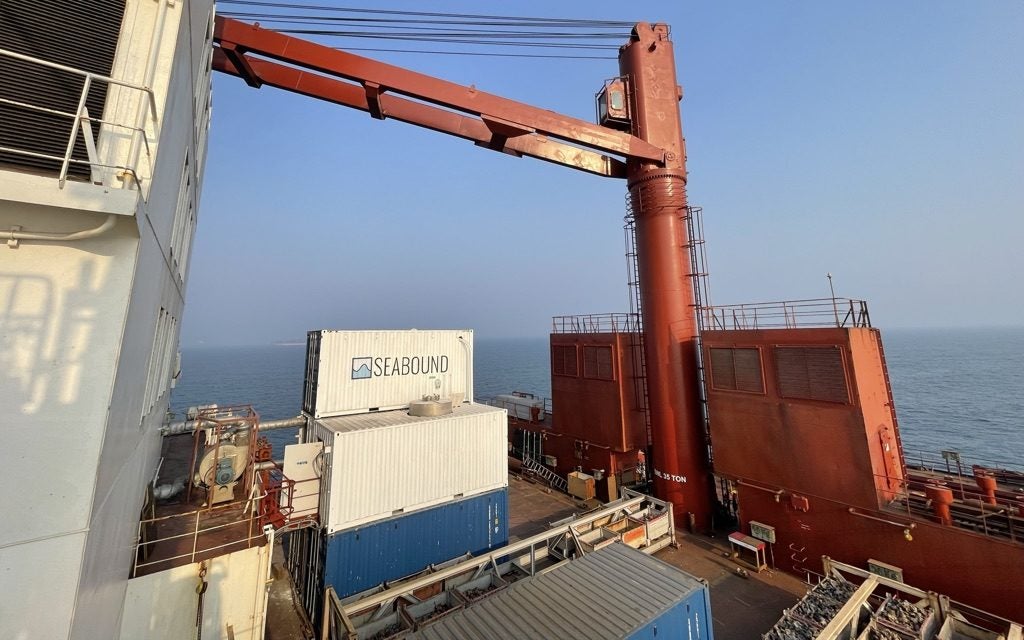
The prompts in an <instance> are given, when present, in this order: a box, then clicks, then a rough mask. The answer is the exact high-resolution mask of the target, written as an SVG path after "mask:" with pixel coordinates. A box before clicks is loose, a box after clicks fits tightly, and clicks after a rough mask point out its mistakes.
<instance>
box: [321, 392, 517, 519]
mask: <svg viewBox="0 0 1024 640" xmlns="http://www.w3.org/2000/svg"><path fill="white" fill-rule="evenodd" d="M507 424H508V418H507V413H506V412H505V410H504V409H499V408H497V407H491V406H488V405H479V404H462V405H458V406H457V407H456V408H455V410H454V411H453V413H451V414H450V415H446V416H437V417H429V418H420V417H414V416H410V415H409V414H408V412H406V411H386V412H383V411H382V412H377V413H362V414H356V415H348V416H335V417H331V418H324V419H320V420H317V421H316V422H315V423H314V425H313V428H312V429H310V431H309V433H308V434H307V438H306V439H307V442H316V441H321V442H323V443H324V457H323V463H322V464H318V466H319V467H320V472H321V477H322V481H321V494H320V521H321V522H322V523H324V526H326V527H327V533H328V534H332V533H335V532H337V531H342V530H344V529H349V528H351V527H355V526H358V525H361V524H366V523H370V522H375V521H377V520H381V519H384V518H390V517H391V516H393V515H397V514H400V513H408V512H411V511H415V510H418V509H424V508H427V507H430V506H434V505H438V504H442V503H445V502H448V501H450V500H453V499H458V498H462V497H469V496H473V495H477V494H481V493H486V492H488V491H493V490H495V489H500V488H502V487H507V486H508V457H507V456H508V453H507V443H506V440H507Z"/></svg>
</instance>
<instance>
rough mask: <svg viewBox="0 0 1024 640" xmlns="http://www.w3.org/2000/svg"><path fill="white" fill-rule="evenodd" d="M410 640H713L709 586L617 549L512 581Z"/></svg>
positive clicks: (653, 560)
mask: <svg viewBox="0 0 1024 640" xmlns="http://www.w3.org/2000/svg"><path fill="white" fill-rule="evenodd" d="M406 638H407V639H408V640H479V639H480V638H488V639H490V638H517V639H518V638H558V639H559V640H568V639H570V638H586V639H587V640H623V639H626V640H667V639H670V638H671V639H677V638H678V639H680V640H714V630H713V629H712V628H711V603H710V600H709V598H708V585H707V583H706V582H704V581H703V580H700V579H698V578H696V577H694V576H691V575H690V574H688V573H686V572H685V571H682V570H680V569H678V568H677V567H673V566H671V565H668V564H666V563H664V562H662V561H661V560H658V559H657V558H653V557H651V556H649V555H647V554H645V553H643V552H641V551H638V550H636V549H633V548H632V547H627V546H626V545H624V544H622V543H621V542H616V543H615V544H611V545H609V546H607V547H604V548H603V549H599V550H597V551H592V552H590V553H588V554H586V555H585V556H583V557H581V558H577V559H575V560H573V561H571V562H569V563H568V564H562V565H559V566H558V567H557V568H555V569H553V570H551V571H549V572H547V573H540V574H537V575H535V576H531V577H528V578H523V579H521V580H518V581H516V582H515V583H513V584H512V585H510V586H508V587H507V588H505V589H503V590H501V591H498V592H496V593H494V594H493V595H491V596H489V597H488V598H487V599H486V600H484V601H483V602H480V603H477V604H475V605H473V606H471V607H467V608H465V609H460V610H458V611H454V612H451V613H449V614H445V615H444V616H441V617H440V618H438V619H436V621H434V622H430V623H427V624H426V625H425V626H422V627H420V628H419V629H417V630H416V631H415V632H413V633H412V634H410V635H408V636H406Z"/></svg>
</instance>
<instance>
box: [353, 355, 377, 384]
mask: <svg viewBox="0 0 1024 640" xmlns="http://www.w3.org/2000/svg"><path fill="white" fill-rule="evenodd" d="M372 365H373V358H352V379H353V380H362V379H363V378H369V377H370V367H371V366H372Z"/></svg>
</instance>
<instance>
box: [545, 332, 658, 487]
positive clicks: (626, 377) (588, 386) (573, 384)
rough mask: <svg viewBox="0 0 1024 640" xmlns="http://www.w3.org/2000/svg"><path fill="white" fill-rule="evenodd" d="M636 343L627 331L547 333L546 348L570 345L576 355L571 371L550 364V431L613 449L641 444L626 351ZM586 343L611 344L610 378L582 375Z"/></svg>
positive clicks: (637, 403) (642, 426)
mask: <svg viewBox="0 0 1024 640" xmlns="http://www.w3.org/2000/svg"><path fill="white" fill-rule="evenodd" d="M638 344H639V340H638V339H637V336H636V335H635V334H631V333H553V334H551V349H552V353H555V350H556V349H558V348H562V349H564V348H575V349H576V359H577V367H576V371H577V375H562V374H558V373H556V372H555V369H554V368H552V374H551V402H552V405H553V406H554V407H556V408H557V411H555V412H554V413H553V414H552V431H554V432H556V433H560V434H564V436H565V437H567V438H570V439H574V440H580V441H583V442H586V443H592V444H593V445H594V446H596V447H599V448H600V447H604V448H608V449H611V450H614V451H630V450H636V449H644V448H646V447H647V444H648V443H647V432H646V427H645V423H644V414H643V412H642V411H641V410H640V409H641V406H642V399H641V398H638V397H637V393H636V387H635V385H634V382H635V374H634V371H633V361H634V358H633V354H632V352H633V350H634V349H637V348H638V346H636V345H638ZM587 347H599V348H600V347H609V348H611V353H612V371H613V376H612V379H610V380H608V379H600V378H596V377H592V376H587V375H586V372H585V371H584V362H583V359H584V351H585V349H586V348H587ZM584 470H589V468H588V467H585V469H584Z"/></svg>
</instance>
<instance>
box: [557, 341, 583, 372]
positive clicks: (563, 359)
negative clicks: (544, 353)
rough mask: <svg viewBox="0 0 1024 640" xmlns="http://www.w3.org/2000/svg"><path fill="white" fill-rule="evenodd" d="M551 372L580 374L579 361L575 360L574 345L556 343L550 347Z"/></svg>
mask: <svg viewBox="0 0 1024 640" xmlns="http://www.w3.org/2000/svg"><path fill="white" fill-rule="evenodd" d="M551 373H553V374H554V375H556V376H573V377H576V376H578V375H580V367H579V363H578V362H577V361H576V345H574V344H556V345H553V346H552V347H551Z"/></svg>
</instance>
